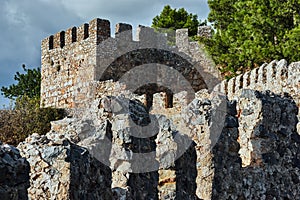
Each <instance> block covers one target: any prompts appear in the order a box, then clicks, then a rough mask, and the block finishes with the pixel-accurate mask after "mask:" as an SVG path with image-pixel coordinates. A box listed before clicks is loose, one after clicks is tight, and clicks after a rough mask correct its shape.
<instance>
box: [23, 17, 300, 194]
mask: <svg viewBox="0 0 300 200" xmlns="http://www.w3.org/2000/svg"><path fill="white" fill-rule="evenodd" d="M131 29H132V27H131V26H130V25H127V24H118V25H117V29H116V37H115V38H112V37H110V25H109V22H108V21H107V20H100V19H95V20H93V21H91V22H90V23H89V24H85V25H83V26H81V27H79V28H73V29H69V30H67V31H66V33H64V32H60V33H58V34H55V35H54V36H53V37H49V38H46V39H45V40H44V41H43V42H42V102H43V103H45V106H55V107H63V108H73V109H71V110H69V118H66V119H63V120H60V121H57V122H52V130H51V131H50V132H49V133H48V134H47V135H45V136H39V135H38V134H33V135H31V136H30V137H28V138H27V140H26V141H25V142H24V143H22V144H20V145H19V148H20V149H21V153H22V155H23V156H24V157H26V158H27V160H28V162H29V163H30V166H31V173H30V175H31V177H30V183H31V187H30V188H29V190H28V193H29V197H30V198H32V199H187V200H190V199H298V198H299V196H300V194H299V188H300V185H299V184H300V157H299V155H300V151H299V145H300V136H299V135H300V123H299V119H300V111H299V105H300V96H299V94H300V80H299V77H300V63H299V62H297V63H292V64H290V65H288V63H287V62H286V61H285V60H281V61H272V62H271V63H269V64H264V65H262V66H261V67H259V68H257V69H254V70H252V71H251V72H248V73H245V74H243V75H239V76H237V77H235V78H233V79H231V80H229V81H223V82H221V83H219V80H220V76H219V73H217V72H216V69H215V67H214V64H213V62H212V61H211V59H209V56H208V55H207V54H206V53H205V52H204V50H203V48H202V46H201V45H199V44H198V43H196V42H189V40H188V32H187V30H185V29H182V30H177V31H176V37H175V40H176V47H172V46H169V45H167V38H166V37H164V36H162V35H160V34H157V33H155V32H154V31H153V30H152V29H150V28H147V27H143V26H140V27H138V31H137V33H138V41H133V40H132V36H131V34H132V30H131ZM198 32H199V34H201V35H203V36H205V37H209V36H210V30H209V28H208V27H202V28H199V31H198ZM153 63H156V64H153ZM142 65H143V66H146V67H145V68H139V66H142ZM166 66H167V67H166ZM164 67H165V68H164ZM170 69H171V70H172V69H173V71H174V69H175V71H177V72H178V74H179V75H180V76H177V75H178V74H176V73H170V71H168V70H170ZM180 77H184V78H183V79H184V80H183V79H180ZM182 86H183V87H182ZM214 86H216V87H214ZM203 88H205V89H203ZM201 89H203V90H201ZM206 89H207V90H206ZM270 91H271V92H270Z"/></svg>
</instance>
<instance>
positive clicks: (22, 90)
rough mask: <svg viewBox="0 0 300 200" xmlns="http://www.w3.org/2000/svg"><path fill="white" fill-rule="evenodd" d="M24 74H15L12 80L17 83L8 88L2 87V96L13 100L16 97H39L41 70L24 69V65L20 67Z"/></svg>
mask: <svg viewBox="0 0 300 200" xmlns="http://www.w3.org/2000/svg"><path fill="white" fill-rule="evenodd" d="M22 67H23V70H24V72H25V73H24V74H20V72H17V73H16V74H15V76H14V79H15V80H16V81H17V82H18V83H17V84H12V85H10V86H9V87H2V88H1V91H2V94H3V95H4V96H5V97H7V98H9V99H13V100H15V99H16V98H17V97H20V96H23V95H26V96H28V97H29V98H34V97H39V96H40V90H41V86H40V85H41V84H40V83H41V70H40V68H37V69H26V67H25V65H23V66H22Z"/></svg>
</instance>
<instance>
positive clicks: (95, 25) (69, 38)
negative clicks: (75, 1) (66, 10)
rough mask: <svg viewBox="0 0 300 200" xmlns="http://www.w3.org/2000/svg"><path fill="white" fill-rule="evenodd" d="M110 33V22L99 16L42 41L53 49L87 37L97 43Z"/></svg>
mask: <svg viewBox="0 0 300 200" xmlns="http://www.w3.org/2000/svg"><path fill="white" fill-rule="evenodd" d="M110 34H111V30H110V22H109V21H108V20H105V19H98V18H97V19H94V20H92V21H90V22H89V23H85V24H82V25H81V26H79V27H76V26H74V27H72V28H69V29H67V30H63V31H60V32H58V33H56V34H54V35H51V36H49V37H47V38H45V39H44V40H43V41H42V46H43V47H44V48H45V49H48V50H52V49H57V48H64V47H65V46H68V45H71V44H72V43H76V42H82V41H84V40H87V39H89V42H91V43H94V44H96V45H97V44H99V43H100V42H101V41H103V40H105V39H107V38H109V37H110V36H111V35H110Z"/></svg>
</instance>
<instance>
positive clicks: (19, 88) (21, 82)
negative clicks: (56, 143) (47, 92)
mask: <svg viewBox="0 0 300 200" xmlns="http://www.w3.org/2000/svg"><path fill="white" fill-rule="evenodd" d="M23 69H24V71H25V72H26V73H25V74H20V73H19V72H17V73H16V75H15V80H16V81H18V82H17V84H14V85H11V86H9V87H8V88H6V87H2V89H1V91H2V92H3V94H4V95H5V97H8V98H10V99H14V100H15V105H14V107H13V108H11V109H9V110H0V141H2V142H5V143H8V144H11V145H17V144H18V143H19V142H21V141H23V140H24V139H25V138H26V137H27V136H28V135H30V134H32V133H39V134H45V133H47V132H48V131H49V130H50V128H51V127H50V122H51V121H55V120H59V119H62V118H63V117H64V116H65V113H64V110H62V109H55V108H40V85H41V73H40V69H39V68H38V69H33V70H30V69H26V68H25V66H24V65H23Z"/></svg>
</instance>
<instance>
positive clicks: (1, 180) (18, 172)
mask: <svg viewBox="0 0 300 200" xmlns="http://www.w3.org/2000/svg"><path fill="white" fill-rule="evenodd" d="M29 170H30V167H29V163H28V162H27V160H26V159H25V158H23V157H21V155H20V153H19V150H18V149H16V148H15V147H13V146H10V145H7V144H2V142H0V197H1V199H3V200H26V199H28V195H27V188H28V187H29Z"/></svg>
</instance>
